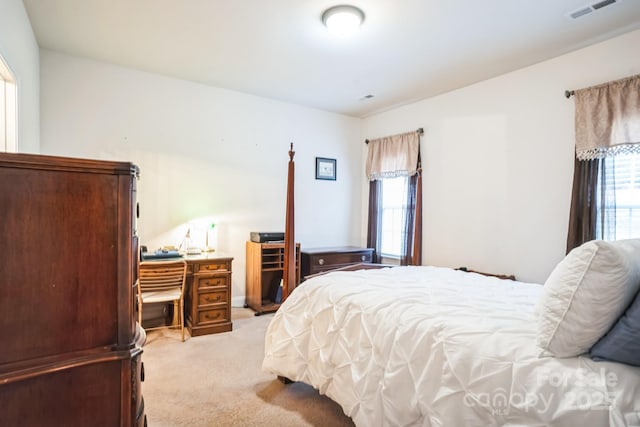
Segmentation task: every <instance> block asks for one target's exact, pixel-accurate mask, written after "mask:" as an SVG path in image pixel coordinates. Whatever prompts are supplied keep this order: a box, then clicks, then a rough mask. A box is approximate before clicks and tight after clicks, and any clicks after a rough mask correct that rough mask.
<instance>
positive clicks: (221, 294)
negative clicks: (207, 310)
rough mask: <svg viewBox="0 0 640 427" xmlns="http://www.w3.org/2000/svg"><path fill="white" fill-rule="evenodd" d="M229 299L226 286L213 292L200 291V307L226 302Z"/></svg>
mask: <svg viewBox="0 0 640 427" xmlns="http://www.w3.org/2000/svg"><path fill="white" fill-rule="evenodd" d="M227 301H229V296H228V292H227V289H226V288H224V289H220V290H217V291H212V292H200V293H199V294H198V307H202V306H205V305H210V304H220V303H226V302H227Z"/></svg>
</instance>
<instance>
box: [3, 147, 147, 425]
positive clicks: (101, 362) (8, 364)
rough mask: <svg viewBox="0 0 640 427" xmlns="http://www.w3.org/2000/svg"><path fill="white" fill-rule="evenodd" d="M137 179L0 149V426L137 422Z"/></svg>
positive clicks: (109, 166) (126, 166)
mask: <svg viewBox="0 0 640 427" xmlns="http://www.w3.org/2000/svg"><path fill="white" fill-rule="evenodd" d="M137 175H138V169H137V168H136V166H134V165H132V164H131V163H124V162H105V161H95V160H83V159H70V158H62V157H52V156H39V155H27V154H7V153H0V239H1V240H2V246H0V272H1V273H0V402H2V403H1V404H0V425H3V426H21V427H24V426H46V425H59V426H89V425H100V426H142V425H144V424H145V423H146V421H145V415H144V403H143V399H142V389H141V381H142V377H143V375H144V374H143V372H144V369H143V366H142V360H141V354H142V345H143V344H144V341H145V333H144V330H142V328H140V327H139V326H138V325H137V322H136V319H137V317H138V316H137V311H136V303H135V295H136V286H137V277H138V256H137V254H138V239H137V236H136V212H137V204H136V180H137Z"/></svg>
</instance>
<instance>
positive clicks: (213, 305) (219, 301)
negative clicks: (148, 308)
mask: <svg viewBox="0 0 640 427" xmlns="http://www.w3.org/2000/svg"><path fill="white" fill-rule="evenodd" d="M185 259H186V261H187V285H186V295H185V300H184V301H185V310H186V319H187V323H186V327H187V329H188V330H189V333H190V334H191V336H192V337H195V336H198V335H205V334H215V333H218V332H227V331H230V330H231V329H232V327H233V326H232V323H231V262H232V261H233V258H231V257H227V256H221V255H213V254H204V255H188V256H186V257H185Z"/></svg>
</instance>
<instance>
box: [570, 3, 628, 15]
mask: <svg viewBox="0 0 640 427" xmlns="http://www.w3.org/2000/svg"><path fill="white" fill-rule="evenodd" d="M616 1H617V0H602V1H599V2H597V3H593V4H590V5H587V6H583V7H581V8H580V9H576V10H574V11H573V12H570V13H569V16H570V17H571V18H573V19H577V18H580V17H581V16H584V15H588V14H589V13H591V12H594V11H596V10H598V9H602V8H603V7H606V6H609V5H611V4H613V3H616Z"/></svg>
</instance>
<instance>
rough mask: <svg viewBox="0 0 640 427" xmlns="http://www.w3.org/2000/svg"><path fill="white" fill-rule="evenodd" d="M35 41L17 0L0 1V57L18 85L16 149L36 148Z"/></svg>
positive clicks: (28, 150)
mask: <svg viewBox="0 0 640 427" xmlns="http://www.w3.org/2000/svg"><path fill="white" fill-rule="evenodd" d="M38 55H39V52H38V44H37V43H36V39H35V37H34V35H33V31H32V30H31V24H30V23H29V18H28V16H27V12H26V11H25V9H24V5H23V4H22V1H21V0H0V56H2V58H4V61H5V62H6V64H7V65H8V66H9V68H10V69H11V72H12V73H13V76H14V77H15V78H16V82H17V86H18V151H20V152H25V153H37V152H38V151H39V150H40V99H39V97H40V66H39V56H38Z"/></svg>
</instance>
